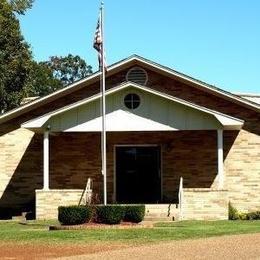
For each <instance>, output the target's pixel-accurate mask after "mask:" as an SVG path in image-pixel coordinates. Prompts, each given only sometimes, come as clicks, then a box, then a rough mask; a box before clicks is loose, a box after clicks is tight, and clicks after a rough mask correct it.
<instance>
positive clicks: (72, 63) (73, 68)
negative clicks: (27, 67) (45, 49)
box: [42, 54, 92, 86]
mask: <svg viewBox="0 0 260 260" xmlns="http://www.w3.org/2000/svg"><path fill="white" fill-rule="evenodd" d="M42 64H45V65H47V66H48V67H49V68H50V69H51V70H52V71H53V75H54V78H56V79H58V80H60V81H61V82H62V84H63V86H66V85H68V84H71V83H73V82H75V81H77V80H80V79H82V78H84V77H87V76H89V75H90V74H91V73H92V67H91V66H90V65H87V63H86V62H85V60H83V59H82V58H80V56H78V55H76V56H73V55H72V54H69V55H68V56H65V57H61V56H60V57H58V56H52V57H50V60H49V61H46V62H43V63H42Z"/></svg>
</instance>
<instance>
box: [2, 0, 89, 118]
mask: <svg viewBox="0 0 260 260" xmlns="http://www.w3.org/2000/svg"><path fill="white" fill-rule="evenodd" d="M32 4H33V0H0V32H1V34H0V114H1V113H3V112H6V111H7V110H10V109H12V108H15V107H17V106H19V105H20V103H21V101H22V99H23V98H24V97H28V96H44V95H47V94H49V93H52V92H54V91H55V90H57V89H59V88H62V87H63V86H65V85H67V84H70V83H72V82H74V81H76V80H79V79H81V78H83V77H86V76H88V75H89V74H91V73H92V68H91V66H89V65H87V63H86V62H85V61H84V60H83V59H81V58H80V57H79V56H78V55H76V56H73V55H71V54H69V55H68V56H65V57H57V56H53V57H51V58H50V60H49V61H45V62H39V63H37V62H36V61H34V60H33V58H32V53H31V50H30V46H29V44H28V43H27V42H26V41H25V40H24V38H23V36H22V34H21V30H20V23H19V20H18V18H17V17H16V15H15V13H16V14H19V15H21V14H24V13H25V12H26V10H27V9H29V8H31V7H32Z"/></svg>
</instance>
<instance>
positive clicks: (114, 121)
mask: <svg viewBox="0 0 260 260" xmlns="http://www.w3.org/2000/svg"><path fill="white" fill-rule="evenodd" d="M133 92H134V93H137V94H138V95H139V96H140V98H141V104H140V107H138V108H137V109H134V110H129V109H127V108H126V107H125V106H124V102H123V100H124V96H125V95H126V94H128V93H133ZM100 99H101V93H99V94H97V95H94V96H92V97H88V98H86V99H83V100H81V101H79V102H76V103H74V104H71V105H68V106H65V107H63V108H61V109H58V110H55V111H53V112H50V113H48V114H45V115H43V116H41V117H38V118H35V119H33V120H30V121H28V122H26V123H24V124H22V125H21V126H22V127H24V128H27V129H30V130H32V131H35V132H42V131H45V130H46V128H50V131H54V132H55V131H64V132H78V131H82V132H97V131H100V130H101V115H100ZM106 100H107V111H106V113H107V115H106V117H107V131H174V130H205V129H207V130H213V129H224V130H239V129H241V127H242V126H243V123H244V121H243V120H240V119H237V118H234V117H230V116H228V115H225V114H222V113H219V112H217V111H213V110H210V109H207V108H205V107H201V106H198V105H195V104H193V103H190V102H187V101H184V100H182V99H179V98H176V97H173V96H169V95H167V94H165V93H162V92H159V91H155V90H153V89H150V88H148V87H145V86H141V85H138V84H136V83H132V82H125V83H123V84H120V85H118V86H116V87H114V88H112V89H109V90H107V91H106Z"/></svg>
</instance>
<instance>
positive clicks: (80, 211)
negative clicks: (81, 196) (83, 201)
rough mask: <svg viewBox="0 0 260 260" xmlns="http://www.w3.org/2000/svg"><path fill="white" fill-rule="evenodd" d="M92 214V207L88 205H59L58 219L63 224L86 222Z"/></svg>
mask: <svg viewBox="0 0 260 260" xmlns="http://www.w3.org/2000/svg"><path fill="white" fill-rule="evenodd" d="M91 216H92V209H91V207H88V206H67V207H63V206H60V207H59V208H58V219H59V222H60V223H61V224H63V225H77V224H83V223H86V222H88V221H89V220H90V219H91Z"/></svg>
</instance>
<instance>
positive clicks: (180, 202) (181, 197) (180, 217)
mask: <svg viewBox="0 0 260 260" xmlns="http://www.w3.org/2000/svg"><path fill="white" fill-rule="evenodd" d="M178 197H179V219H180V220H182V219H183V208H182V206H183V178H182V177H180V185H179V194H178Z"/></svg>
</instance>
